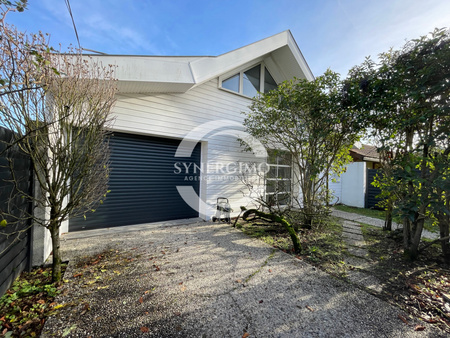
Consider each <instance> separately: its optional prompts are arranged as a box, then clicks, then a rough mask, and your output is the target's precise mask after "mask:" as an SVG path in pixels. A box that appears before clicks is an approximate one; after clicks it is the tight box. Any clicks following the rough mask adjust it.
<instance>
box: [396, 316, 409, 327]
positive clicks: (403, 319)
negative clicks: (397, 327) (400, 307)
mask: <svg viewBox="0 0 450 338" xmlns="http://www.w3.org/2000/svg"><path fill="white" fill-rule="evenodd" d="M398 318H400V319H401V320H402V321H403V323H405V324H406V325H408V324H409V323H408V321H407V320H406V318H405V317H403V316H402V315H400V314H399V315H398Z"/></svg>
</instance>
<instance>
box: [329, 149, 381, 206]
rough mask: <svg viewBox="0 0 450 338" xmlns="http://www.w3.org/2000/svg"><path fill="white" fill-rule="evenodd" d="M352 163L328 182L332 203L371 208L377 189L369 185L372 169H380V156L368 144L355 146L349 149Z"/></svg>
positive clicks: (375, 200) (372, 173)
mask: <svg viewBox="0 0 450 338" xmlns="http://www.w3.org/2000/svg"><path fill="white" fill-rule="evenodd" d="M350 156H351V157H352V159H353V162H352V163H350V164H349V165H348V166H347V168H346V170H345V172H344V173H342V174H341V176H340V177H333V179H332V180H330V182H329V188H330V189H331V190H332V194H333V199H332V203H340V204H345V205H348V206H352V207H358V208H365V207H368V206H370V207H373V205H374V204H376V202H378V201H379V199H376V198H375V196H376V195H378V193H379V192H378V189H377V188H375V187H373V186H372V185H371V182H372V181H373V176H374V171H375V170H374V169H378V168H379V167H380V156H379V153H378V151H377V147H375V146H372V145H368V144H361V143H357V144H355V145H354V146H353V147H352V149H350Z"/></svg>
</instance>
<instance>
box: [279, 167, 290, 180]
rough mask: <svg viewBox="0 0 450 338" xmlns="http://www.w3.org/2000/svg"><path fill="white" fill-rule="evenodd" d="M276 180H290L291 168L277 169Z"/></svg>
mask: <svg viewBox="0 0 450 338" xmlns="http://www.w3.org/2000/svg"><path fill="white" fill-rule="evenodd" d="M278 178H291V168H290V167H278Z"/></svg>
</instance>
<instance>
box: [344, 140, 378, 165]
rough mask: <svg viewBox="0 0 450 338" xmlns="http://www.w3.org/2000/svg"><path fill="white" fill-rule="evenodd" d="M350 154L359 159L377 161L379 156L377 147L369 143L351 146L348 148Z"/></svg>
mask: <svg viewBox="0 0 450 338" xmlns="http://www.w3.org/2000/svg"><path fill="white" fill-rule="evenodd" d="M350 155H351V156H352V157H353V158H358V159H359V160H361V161H371V162H377V161H379V158H380V154H379V153H378V151H377V147H375V146H372V145H370V144H362V145H361V146H360V147H357V146H353V148H352V149H350Z"/></svg>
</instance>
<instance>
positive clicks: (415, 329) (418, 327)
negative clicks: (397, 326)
mask: <svg viewBox="0 0 450 338" xmlns="http://www.w3.org/2000/svg"><path fill="white" fill-rule="evenodd" d="M423 330H425V326H422V325H416V327H415V328H414V331H423Z"/></svg>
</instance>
